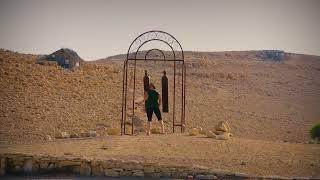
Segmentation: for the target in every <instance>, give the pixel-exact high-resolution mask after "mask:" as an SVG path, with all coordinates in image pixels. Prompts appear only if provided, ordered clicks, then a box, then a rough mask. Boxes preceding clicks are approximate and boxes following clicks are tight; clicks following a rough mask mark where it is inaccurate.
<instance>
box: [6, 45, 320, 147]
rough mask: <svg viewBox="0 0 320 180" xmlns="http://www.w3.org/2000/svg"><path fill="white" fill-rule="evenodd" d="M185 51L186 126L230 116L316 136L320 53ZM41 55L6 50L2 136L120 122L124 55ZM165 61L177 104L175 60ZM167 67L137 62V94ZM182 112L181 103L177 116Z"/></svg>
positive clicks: (243, 126) (232, 120)
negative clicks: (269, 57)
mask: <svg viewBox="0 0 320 180" xmlns="http://www.w3.org/2000/svg"><path fill="white" fill-rule="evenodd" d="M185 57H186V63H187V95H186V108H187V109H186V118H187V119H186V125H187V126H186V127H187V129H190V128H193V127H197V126H201V127H203V128H205V129H207V130H211V129H213V128H214V126H215V125H216V124H217V123H218V122H219V121H228V122H229V124H230V125H231V128H232V133H234V135H235V136H236V137H241V138H249V139H257V140H269V141H285V142H287V141H288V142H306V141H310V135H309V130H310V129H311V127H312V126H313V125H315V124H316V123H319V117H320V111H319V108H318V107H319V106H320V83H319V77H320V57H317V56H308V55H297V54H291V55H290V57H289V59H288V60H286V61H284V62H270V61H261V60H259V59H257V58H256V57H255V55H254V51H253V52H250V51H249V52H221V53H219V52H217V53H210V52H208V53H205V52H204V53H199V52H186V53H185ZM36 58H37V56H34V55H24V54H19V53H13V52H10V51H4V50H1V51H0V142H2V143H13V142H15V143H21V142H39V141H44V140H45V139H46V136H47V135H50V136H52V137H54V136H55V134H56V133H59V132H63V131H66V132H69V133H71V132H76V133H80V132H81V131H88V130H95V131H97V132H98V133H99V134H100V135H101V136H103V135H105V130H106V129H107V128H109V127H119V122H120V119H121V95H122V67H123V65H122V62H123V58H124V57H123V56H121V55H120V56H118V59H115V60H113V61H105V62H104V63H101V62H100V63H94V62H93V63H90V64H84V65H83V66H82V67H81V68H80V69H78V70H76V71H70V70H64V69H62V68H60V67H58V66H56V65H52V64H51V65H50V64H47V65H39V64H36V63H35V60H36ZM131 67H132V66H131ZM131 67H130V69H129V80H128V81H129V94H128V97H129V102H130V103H128V108H130V107H131V106H132V103H131V102H132V101H131V99H132V98H131V95H132V93H131V92H132V91H131V89H132V87H133V83H132V78H131V77H130V75H131V74H132V73H131V71H132V68H131ZM165 67H166V70H167V72H168V77H169V87H170V91H171V93H170V94H171V96H170V100H169V103H170V104H169V107H170V108H172V107H173V105H172V102H173V101H172V83H173V82H172V81H173V78H172V67H173V66H172V64H169V63H168V64H165ZM163 68H164V64H163V63H147V64H138V69H137V84H136V87H137V91H136V92H137V93H136V101H137V100H138V99H139V98H140V99H141V97H142V95H143V90H142V81H141V79H142V77H143V73H144V70H145V69H146V70H148V71H149V73H150V76H151V81H153V82H154V83H155V84H156V87H157V89H158V90H159V91H160V92H161V86H160V84H159V82H160V78H161V72H162V71H163ZM177 73H178V74H179V73H180V72H179V71H178V72H177ZM178 77H179V75H178ZM177 82H178V83H180V84H181V81H179V80H177ZM179 91H180V89H178V91H177V99H179V98H180V97H179V96H180V94H179ZM130 98H131V99H130ZM180 102H181V101H177V107H179V103H180ZM180 104H181V103H180ZM136 107H137V110H136V112H137V114H136V115H137V116H138V118H139V119H140V120H141V121H142V122H146V117H145V116H146V115H145V114H144V112H143V111H142V109H143V105H142V104H137V105H136ZM177 109H179V108H177ZM179 114H180V113H179V110H178V111H177V118H179ZM128 115H129V116H130V113H128ZM163 116H164V120H165V122H166V127H167V129H172V109H171V111H170V113H168V114H163ZM128 121H131V120H130V119H129V120H128ZM128 123H129V122H128Z"/></svg>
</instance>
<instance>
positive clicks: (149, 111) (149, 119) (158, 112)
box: [146, 107, 162, 121]
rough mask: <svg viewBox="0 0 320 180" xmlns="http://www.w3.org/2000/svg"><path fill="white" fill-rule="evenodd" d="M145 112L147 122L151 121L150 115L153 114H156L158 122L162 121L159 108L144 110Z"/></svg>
mask: <svg viewBox="0 0 320 180" xmlns="http://www.w3.org/2000/svg"><path fill="white" fill-rule="evenodd" d="M146 112H147V117H148V121H152V114H153V112H154V113H155V114H156V116H157V118H158V121H161V120H162V118H161V112H160V109H159V107H156V108H147V109H146Z"/></svg>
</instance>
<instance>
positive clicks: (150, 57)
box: [121, 31, 186, 135]
mask: <svg viewBox="0 0 320 180" xmlns="http://www.w3.org/2000/svg"><path fill="white" fill-rule="evenodd" d="M151 42H159V43H162V44H164V45H165V46H167V47H168V49H169V51H164V50H161V49H159V48H151V49H149V50H142V49H143V48H144V47H146V46H147V45H148V44H149V43H151ZM156 52H158V53H160V54H161V56H162V57H163V58H158V57H159V56H156V57H157V58H155V55H154V54H155V53H156ZM140 60H141V61H166V62H167V61H168V62H172V63H173V72H172V73H171V74H172V75H171V77H172V78H173V83H172V85H171V86H172V87H173V89H172V97H173V98H172V99H173V103H172V104H173V105H172V122H173V132H175V126H180V127H181V132H183V131H184V128H185V127H184V124H185V82H186V68H185V67H186V66H185V63H184V53H183V49H182V46H181V44H180V43H179V41H178V40H177V39H176V38H175V37H173V36H172V35H171V34H169V33H167V32H164V31H148V32H145V33H142V34H141V35H139V36H138V37H137V38H135V39H134V40H133V41H132V43H131V44H130V46H129V49H128V52H127V58H126V60H125V62H124V66H123V91H122V97H123V98H122V119H121V134H122V135H123V134H127V133H126V118H127V96H128V69H129V63H128V62H129V61H133V74H132V77H131V78H133V89H132V96H133V97H132V101H133V102H132V106H133V107H132V114H131V115H132V121H131V127H132V130H131V134H133V133H134V122H133V119H134V118H135V89H136V64H137V63H136V62H137V61H140ZM177 62H179V66H178V65H176V63H177ZM179 68H180V70H181V74H179V77H177V76H178V75H177V72H176V70H177V69H179ZM164 73H165V72H164ZM176 78H178V80H179V79H181V84H180V86H179V88H180V87H181V107H180V108H181V116H180V117H181V121H180V123H176V89H177V88H176V86H177V85H178V84H179V83H178V84H177V82H176ZM130 82H131V81H130ZM167 112H168V111H167Z"/></svg>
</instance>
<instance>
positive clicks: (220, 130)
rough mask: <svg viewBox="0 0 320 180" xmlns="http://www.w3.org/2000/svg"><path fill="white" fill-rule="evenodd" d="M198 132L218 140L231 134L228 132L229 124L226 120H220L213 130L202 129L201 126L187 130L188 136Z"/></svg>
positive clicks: (227, 137) (225, 138)
mask: <svg viewBox="0 0 320 180" xmlns="http://www.w3.org/2000/svg"><path fill="white" fill-rule="evenodd" d="M199 134H203V135H205V136H207V137H208V138H215V139H219V140H228V139H230V137H231V136H233V135H232V134H231V133H230V125H229V123H228V122H225V121H220V122H219V123H218V124H217V125H216V126H215V129H214V130H213V131H211V130H203V129H202V128H201V127H197V128H192V129H191V130H190V131H189V135H190V136H197V135H199Z"/></svg>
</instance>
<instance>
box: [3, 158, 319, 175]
mask: <svg viewBox="0 0 320 180" xmlns="http://www.w3.org/2000/svg"><path fill="white" fill-rule="evenodd" d="M0 160H1V163H0V175H1V176H4V175H6V174H10V175H11V174H13V175H41V174H56V173H64V174H68V175H76V176H79V175H80V176H107V177H127V176H133V177H151V178H161V177H167V178H182V179H186V178H191V179H192V178H195V179H312V178H307V177H291V178H288V177H280V176H249V175H247V174H243V173H231V172H227V171H221V170H213V169H209V168H207V167H203V166H169V167H168V166H163V165H160V164H158V163H145V162H139V161H124V160H120V159H104V160H98V159H91V158H90V159H86V158H80V157H54V156H43V155H41V156H40V155H39V156H35V155H28V154H22V153H15V154H0ZM314 179H317V178H314Z"/></svg>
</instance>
